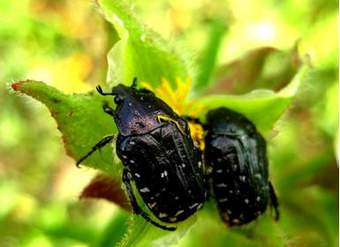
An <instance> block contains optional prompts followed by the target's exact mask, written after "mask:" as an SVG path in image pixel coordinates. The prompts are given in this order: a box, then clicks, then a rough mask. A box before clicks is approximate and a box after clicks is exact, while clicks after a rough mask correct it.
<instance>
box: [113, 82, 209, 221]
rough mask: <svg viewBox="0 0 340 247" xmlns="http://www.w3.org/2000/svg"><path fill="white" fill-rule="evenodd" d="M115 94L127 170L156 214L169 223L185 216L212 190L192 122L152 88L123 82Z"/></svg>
mask: <svg viewBox="0 0 340 247" xmlns="http://www.w3.org/2000/svg"><path fill="white" fill-rule="evenodd" d="M112 93H113V94H114V95H115V98H114V101H115V102H116V104H117V108H116V110H115V114H114V120H115V122H116V125H117V127H118V131H119V134H118V137H117V141H116V152H117V155H118V157H119V158H120V159H121V160H122V162H123V165H124V169H127V170H128V173H129V174H130V177H131V180H132V181H134V183H135V186H136V189H137V191H138V192H139V194H140V196H141V198H142V199H143V201H144V203H145V204H146V205H147V207H148V208H149V209H150V211H151V212H152V213H153V215H154V216H156V217H157V218H158V219H159V220H160V221H162V222H166V223H175V222H179V221H183V220H185V219H186V218H188V217H189V216H190V215H192V214H193V213H194V212H195V211H197V210H198V209H199V208H201V207H202V206H203V203H204V201H205V200H206V194H207V189H206V184H205V182H204V174H203V165H202V160H201V159H202V154H201V152H200V151H199V150H198V149H197V148H196V147H195V146H194V144H193V141H192V139H191V136H190V130H189V128H188V124H187V122H186V121H185V120H184V119H182V118H181V117H179V116H178V115H177V114H176V113H175V112H174V111H173V110H172V109H171V108H170V107H169V106H168V105H167V104H166V103H165V102H163V101H162V100H161V99H159V98H157V97H156V96H155V95H154V94H153V93H152V92H151V91H149V90H146V89H136V88H134V87H127V86H124V85H118V86H116V87H114V88H113V89H112ZM159 116H163V119H162V120H159V118H158V117H159Z"/></svg>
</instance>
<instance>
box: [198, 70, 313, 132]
mask: <svg viewBox="0 0 340 247" xmlns="http://www.w3.org/2000/svg"><path fill="white" fill-rule="evenodd" d="M307 71H308V69H307V68H303V69H301V70H300V72H299V73H298V74H297V75H296V76H295V77H294V79H293V80H292V81H291V82H290V83H289V84H288V85H287V86H286V87H285V88H283V89H282V90H281V91H279V92H278V93H275V92H274V91H271V90H263V89H262V90H254V91H252V92H250V93H248V94H244V95H227V94H226V95H207V96H203V97H201V98H200V99H199V100H198V101H197V102H196V104H195V105H194V106H193V107H194V108H196V109H200V110H201V114H200V115H201V116H205V115H206V113H207V112H208V111H210V110H212V109H214V108H218V107H228V108H231V109H233V110H235V111H238V112H241V113H243V114H244V115H245V116H247V117H248V118H249V119H250V120H251V121H253V122H254V123H255V125H256V126H257V128H258V129H259V130H260V131H261V132H262V133H264V134H266V133H268V132H269V131H270V130H271V129H272V128H273V125H274V123H275V122H276V121H277V120H278V119H279V118H280V116H281V115H282V114H283V112H284V111H285V110H287V108H288V107H289V105H290V103H291V102H292V100H293V99H294V96H295V95H296V93H297V92H298V89H299V87H300V84H301V82H302V81H304V80H305V79H306V74H307V73H306V72H307ZM194 110H195V109H194Z"/></svg>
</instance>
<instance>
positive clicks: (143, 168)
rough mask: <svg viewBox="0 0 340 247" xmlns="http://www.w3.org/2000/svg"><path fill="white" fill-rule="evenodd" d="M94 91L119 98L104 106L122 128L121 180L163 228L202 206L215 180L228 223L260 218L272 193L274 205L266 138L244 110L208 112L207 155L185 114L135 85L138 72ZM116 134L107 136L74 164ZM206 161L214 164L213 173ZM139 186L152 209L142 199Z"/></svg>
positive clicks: (133, 200) (146, 215)
mask: <svg viewBox="0 0 340 247" xmlns="http://www.w3.org/2000/svg"><path fill="white" fill-rule="evenodd" d="M97 91H98V92H99V93H100V94H101V95H103V96H107V95H109V96H113V97H114V102H115V104H116V105H117V106H116V109H112V108H111V107H109V106H108V105H104V107H103V109H104V112H106V113H107V114H109V115H110V116H112V117H113V119H114V121H115V123H116V125H117V128H118V132H119V133H118V136H117V138H116V153H117V155H118V157H119V158H120V160H121V161H122V163H123V166H124V169H123V175H122V180H123V183H124V184H125V187H126V191H127V195H128V197H129V200H130V202H131V205H132V209H133V211H134V213H136V214H138V215H141V216H142V217H143V218H144V219H145V220H147V221H148V222H150V223H151V224H153V225H155V226H157V227H159V228H161V229H164V230H175V229H176V227H174V226H166V225H164V223H165V224H168V225H171V224H174V223H178V222H181V221H183V220H185V219H187V218H188V217H189V216H191V215H192V214H194V213H195V212H196V211H197V210H198V209H200V208H201V207H202V206H203V204H204V202H205V201H206V200H207V199H208V191H209V190H210V189H209V187H210V184H211V185H212V190H213V194H214V196H215V199H216V201H217V205H218V208H219V210H220V213H221V218H222V220H224V221H225V222H226V223H228V224H229V225H235V224H236V225H241V224H244V223H247V222H249V221H251V220H253V219H255V218H256V217H257V216H258V215H259V214H261V213H262V212H264V211H265V209H266V206H267V203H268V198H270V199H271V201H272V204H273V206H274V207H275V209H277V206H278V204H277V200H276V197H275V194H274V190H273V188H272V186H271V183H270V182H269V181H268V168H267V159H266V149H265V141H264V140H263V138H262V137H261V136H260V135H259V134H258V133H257V132H256V129H255V127H254V126H253V124H252V123H251V122H249V121H248V120H247V121H246V119H245V118H244V117H242V116H241V115H239V114H237V113H235V114H236V116H240V117H236V118H235V116H234V115H230V116H229V113H234V112H231V111H229V110H226V109H218V110H215V111H212V112H209V114H208V118H207V119H208V122H207V125H205V126H206V127H207V130H208V131H207V135H206V140H205V142H206V144H207V145H206V148H205V150H204V155H203V153H202V151H201V150H200V149H199V148H197V147H196V146H195V145H194V142H193V140H192V138H191V135H190V129H189V127H188V122H187V121H186V119H185V118H183V117H180V116H178V115H177V114H176V113H175V112H174V111H173V110H172V109H171V108H170V107H169V106H168V105H167V104H166V103H165V102H163V101H162V100H161V99H159V98H157V97H156V96H155V95H154V93H153V92H151V91H149V90H147V89H137V86H136V79H134V81H133V83H132V86H130V87H127V86H124V85H121V84H119V85H118V86H115V87H113V88H112V91H111V92H110V93H104V92H103V91H102V89H101V87H99V86H98V87H97ZM113 139H114V137H113V136H107V137H104V138H103V139H102V140H101V141H100V142H98V143H97V144H96V145H95V146H94V147H93V148H92V150H91V151H90V152H89V153H88V154H86V155H85V156H83V157H82V158H81V159H80V160H79V161H78V162H77V165H79V164H80V163H81V162H82V161H84V160H85V159H86V158H87V157H89V156H90V155H91V154H92V153H93V152H95V151H96V150H98V149H100V148H101V147H103V146H104V145H106V144H108V143H111V142H112V141H113ZM203 156H204V157H205V162H203ZM205 163H206V164H207V166H208V167H210V169H211V170H212V173H211V174H210V175H209V176H207V174H206V170H205V168H204V165H203V164H205ZM237 178H239V180H237ZM136 191H137V193H139V195H140V197H141V198H142V200H143V202H144V204H145V205H146V207H144V208H147V209H146V210H147V211H149V213H148V212H145V210H143V209H142V207H141V206H140V205H139V204H138V202H137V199H136V195H135V193H136ZM258 198H260V199H258ZM150 212H151V214H150ZM277 216H278V211H277Z"/></svg>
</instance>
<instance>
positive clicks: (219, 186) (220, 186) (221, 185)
mask: <svg viewBox="0 0 340 247" xmlns="http://www.w3.org/2000/svg"><path fill="white" fill-rule="evenodd" d="M216 187H218V188H226V187H227V185H226V184H224V183H221V184H216Z"/></svg>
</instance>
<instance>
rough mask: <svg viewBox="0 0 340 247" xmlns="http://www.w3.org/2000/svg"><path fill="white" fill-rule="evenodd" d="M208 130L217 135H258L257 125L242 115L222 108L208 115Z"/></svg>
mask: <svg viewBox="0 0 340 247" xmlns="http://www.w3.org/2000/svg"><path fill="white" fill-rule="evenodd" d="M207 122H208V128H210V129H212V130H213V132H215V133H216V134H219V133H221V134H228V135H244V134H247V135H252V134H255V133H256V127H255V125H254V124H253V123H252V122H251V121H250V120H249V119H248V118H246V117H245V116H243V115H242V114H240V113H238V112H235V111H233V110H230V109H228V108H225V107H220V108H217V109H214V110H211V111H209V112H208V114H207Z"/></svg>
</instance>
